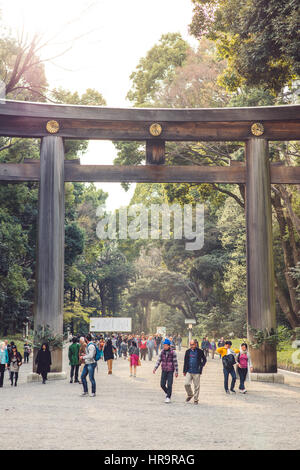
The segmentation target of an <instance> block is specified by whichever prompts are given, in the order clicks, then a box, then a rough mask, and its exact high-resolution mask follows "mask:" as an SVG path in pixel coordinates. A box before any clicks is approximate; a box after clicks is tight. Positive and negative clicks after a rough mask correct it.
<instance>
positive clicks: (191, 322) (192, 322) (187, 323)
mask: <svg viewBox="0 0 300 470" xmlns="http://www.w3.org/2000/svg"><path fill="white" fill-rule="evenodd" d="M184 323H185V324H186V325H196V320H195V319H194V318H187V319H185V320H184Z"/></svg>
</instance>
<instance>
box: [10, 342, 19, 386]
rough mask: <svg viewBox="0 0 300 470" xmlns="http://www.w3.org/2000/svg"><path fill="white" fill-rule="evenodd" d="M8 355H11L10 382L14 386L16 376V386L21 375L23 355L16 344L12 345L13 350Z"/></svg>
mask: <svg viewBox="0 0 300 470" xmlns="http://www.w3.org/2000/svg"><path fill="white" fill-rule="evenodd" d="M8 356H9V363H8V368H9V371H10V383H11V386H13V384H14V378H15V387H16V386H17V382H18V377H19V369H20V366H21V365H22V356H21V354H20V353H19V351H18V350H17V346H16V345H15V344H13V345H12V348H11V351H10V353H9V354H8Z"/></svg>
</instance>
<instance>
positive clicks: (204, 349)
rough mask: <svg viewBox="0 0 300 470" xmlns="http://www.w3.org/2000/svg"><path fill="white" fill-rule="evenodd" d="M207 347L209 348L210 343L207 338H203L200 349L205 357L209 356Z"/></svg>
mask: <svg viewBox="0 0 300 470" xmlns="http://www.w3.org/2000/svg"><path fill="white" fill-rule="evenodd" d="M209 346H210V343H209V341H208V339H207V337H205V338H203V340H202V343H201V349H202V350H203V351H204V354H205V357H208V356H209Z"/></svg>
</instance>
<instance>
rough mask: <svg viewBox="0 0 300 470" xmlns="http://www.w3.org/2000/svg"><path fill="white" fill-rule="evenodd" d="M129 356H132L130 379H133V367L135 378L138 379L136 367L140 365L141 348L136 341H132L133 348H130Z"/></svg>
mask: <svg viewBox="0 0 300 470" xmlns="http://www.w3.org/2000/svg"><path fill="white" fill-rule="evenodd" d="M128 352H129V356H130V363H129V368H130V377H132V367H133V377H136V367H137V366H138V365H139V348H138V347H137V344H136V342H135V341H132V343H131V346H130V348H129V351H128Z"/></svg>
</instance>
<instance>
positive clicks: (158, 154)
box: [146, 140, 166, 165]
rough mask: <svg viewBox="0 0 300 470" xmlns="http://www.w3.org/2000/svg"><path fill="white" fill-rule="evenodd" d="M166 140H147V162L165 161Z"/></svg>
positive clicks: (157, 163) (159, 162) (156, 163)
mask: <svg viewBox="0 0 300 470" xmlns="http://www.w3.org/2000/svg"><path fill="white" fill-rule="evenodd" d="M165 150H166V145H165V141H164V140H162V141H159V140H147V142H146V163H147V164H155V165H160V164H163V163H165Z"/></svg>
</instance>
